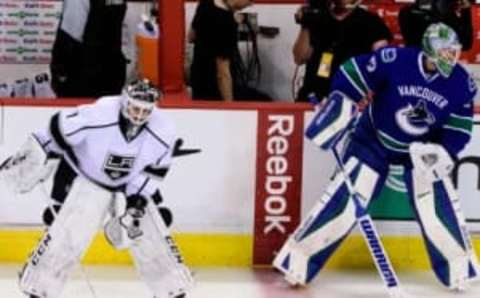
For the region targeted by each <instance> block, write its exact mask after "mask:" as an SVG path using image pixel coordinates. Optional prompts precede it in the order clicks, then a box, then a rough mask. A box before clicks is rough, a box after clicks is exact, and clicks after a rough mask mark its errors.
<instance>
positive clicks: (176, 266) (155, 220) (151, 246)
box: [130, 201, 194, 298]
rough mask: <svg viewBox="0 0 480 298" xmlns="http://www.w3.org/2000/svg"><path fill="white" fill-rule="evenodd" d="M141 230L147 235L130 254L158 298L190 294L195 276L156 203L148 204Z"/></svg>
mask: <svg viewBox="0 0 480 298" xmlns="http://www.w3.org/2000/svg"><path fill="white" fill-rule="evenodd" d="M141 228H142V231H143V233H144V235H143V236H142V237H141V238H140V239H139V241H138V242H136V243H135V244H134V245H133V246H132V247H131V248H130V252H131V254H132V256H133V259H134V261H135V265H136V267H137V270H138V271H139V273H140V276H141V277H142V279H143V280H144V281H145V282H146V284H147V286H148V287H149V288H150V290H151V291H152V292H153V293H154V295H155V298H173V297H176V296H177V295H179V294H182V293H187V292H188V290H190V289H191V288H192V287H193V284H194V281H193V277H192V274H191V272H190V270H189V269H188V268H187V267H186V266H185V264H184V263H183V260H182V257H181V255H180V251H179V250H178V248H177V246H176V245H175V242H174V241H173V238H172V237H171V235H170V231H169V230H168V228H167V227H166V225H165V223H164V221H163V219H162V218H161V217H160V214H159V213H158V211H157V209H156V208H155V206H154V204H153V202H152V201H149V203H148V205H147V212H146V214H145V216H144V217H143V218H142V222H141Z"/></svg>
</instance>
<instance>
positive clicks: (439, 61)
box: [422, 23, 462, 77]
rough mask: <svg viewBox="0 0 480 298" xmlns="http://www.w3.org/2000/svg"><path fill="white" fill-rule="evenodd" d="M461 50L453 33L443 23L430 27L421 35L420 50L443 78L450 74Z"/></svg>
mask: <svg viewBox="0 0 480 298" xmlns="http://www.w3.org/2000/svg"><path fill="white" fill-rule="evenodd" d="M461 48H462V46H461V44H460V42H459V41H458V36H457V34H456V33H455V31H454V30H453V29H452V28H450V27H449V26H447V25H445V24H443V23H436V24H432V25H430V26H429V27H428V28H427V30H426V31H425V33H424V34H423V39H422V49H423V51H424V52H425V54H426V55H427V57H428V58H429V59H430V61H432V62H433V63H434V64H435V66H436V68H437V70H438V72H439V73H440V74H441V75H442V76H444V77H448V76H450V74H451V73H452V71H453V68H454V67H455V65H456V64H457V61H458V59H459V57H460V52H461Z"/></svg>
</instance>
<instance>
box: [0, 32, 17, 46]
mask: <svg viewBox="0 0 480 298" xmlns="http://www.w3.org/2000/svg"><path fill="white" fill-rule="evenodd" d="M0 33H1V31H0ZM17 43H18V40H17V39H15V38H8V37H0V44H17Z"/></svg>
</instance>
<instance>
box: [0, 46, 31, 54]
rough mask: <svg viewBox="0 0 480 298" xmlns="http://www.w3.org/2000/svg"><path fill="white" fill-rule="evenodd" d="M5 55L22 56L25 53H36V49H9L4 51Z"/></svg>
mask: <svg viewBox="0 0 480 298" xmlns="http://www.w3.org/2000/svg"><path fill="white" fill-rule="evenodd" d="M6 52H7V53H15V54H17V55H22V54H26V53H37V52H38V50H37V49H31V48H25V47H16V48H9V49H7V50H6Z"/></svg>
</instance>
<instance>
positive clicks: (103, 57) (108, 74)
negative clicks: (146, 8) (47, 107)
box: [50, 0, 127, 97]
mask: <svg viewBox="0 0 480 298" xmlns="http://www.w3.org/2000/svg"><path fill="white" fill-rule="evenodd" d="M126 10H127V4H126V1H125V0H64V1H63V10H62V14H61V17H60V23H59V26H58V29H57V34H56V37H55V42H54V44H53V49H52V61H51V63H50V71H51V74H52V88H53V90H54V91H55V93H56V95H57V96H58V97H100V96H103V95H112V94H120V93H121V91H122V88H123V86H124V84H125V79H126V59H125V57H124V55H123V53H122V25H123V20H124V17H125V13H126Z"/></svg>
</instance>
